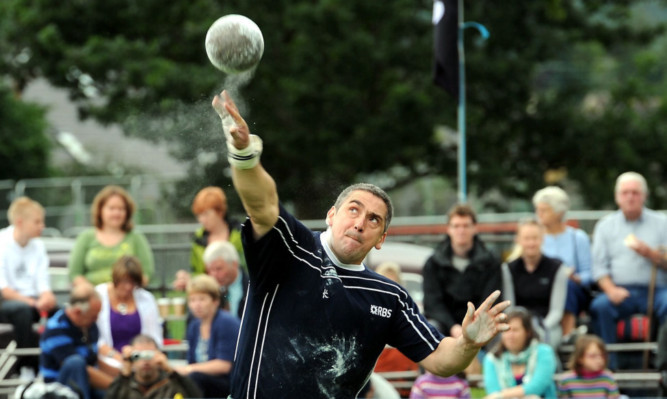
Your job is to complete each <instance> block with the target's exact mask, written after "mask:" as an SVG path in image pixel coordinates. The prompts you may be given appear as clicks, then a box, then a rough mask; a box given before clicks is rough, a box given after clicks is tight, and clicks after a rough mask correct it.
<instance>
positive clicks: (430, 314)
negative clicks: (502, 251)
mask: <svg viewBox="0 0 667 399" xmlns="http://www.w3.org/2000/svg"><path fill="white" fill-rule="evenodd" d="M448 219H449V223H448V225H447V233H448V234H447V237H445V240H444V241H443V242H442V243H440V245H438V247H437V248H436V249H435V251H434V253H433V255H431V257H430V258H429V259H428V260H427V261H426V264H425V265H424V269H423V271H422V274H423V276H424V314H425V316H426V317H427V318H428V319H430V320H431V321H433V322H435V324H436V326H437V327H438V328H439V329H440V331H441V332H442V333H443V334H445V335H449V336H451V337H454V338H457V337H459V336H460V335H461V325H460V324H459V323H460V321H459V320H463V316H464V315H465V308H466V306H467V303H468V302H472V303H480V302H481V301H483V300H484V298H486V297H487V296H489V295H490V294H491V293H492V292H493V291H495V290H499V289H500V288H501V285H502V281H501V272H500V261H499V260H498V258H497V257H496V256H495V255H494V254H493V253H491V252H490V251H489V250H488V249H487V248H486V246H485V245H484V243H483V242H482V241H481V240H480V239H479V237H477V217H476V215H475V212H474V211H473V210H472V208H471V207H470V206H469V205H466V204H457V205H454V206H453V207H452V208H451V209H450V211H449V213H448Z"/></svg>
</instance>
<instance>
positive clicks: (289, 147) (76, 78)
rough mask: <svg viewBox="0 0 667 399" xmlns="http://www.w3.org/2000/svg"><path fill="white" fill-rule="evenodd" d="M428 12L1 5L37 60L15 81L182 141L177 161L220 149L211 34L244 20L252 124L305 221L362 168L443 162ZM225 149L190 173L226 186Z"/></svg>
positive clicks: (122, 2) (243, 4) (267, 5)
mask: <svg viewBox="0 0 667 399" xmlns="http://www.w3.org/2000/svg"><path fill="white" fill-rule="evenodd" d="M430 8H431V2H430V1H423V2H421V4H420V3H414V2H413V1H407V0H398V1H393V2H388V3H377V2H365V1H353V2H350V1H342V0H329V1H322V2H297V3H294V2H288V1H253V2H248V1H236V2H226V3H223V4H222V5H221V3H219V2H213V1H208V0H197V1H192V2H172V3H165V2H163V1H156V0H146V1H142V2H139V3H137V2H135V1H128V0H112V1H106V2H83V1H74V2H65V3H63V4H58V5H57V6H56V5H54V4H53V3H52V2H49V1H46V0H11V1H8V2H5V3H3V5H0V10H2V13H4V14H5V15H4V16H3V20H6V19H8V18H9V19H10V20H12V21H15V25H14V26H15V28H16V29H13V30H12V29H10V30H9V32H6V33H5V36H6V39H5V42H8V43H14V46H13V47H12V49H13V50H14V53H17V52H20V51H23V50H22V49H29V50H28V51H27V52H28V53H29V54H30V58H29V60H27V61H26V62H24V63H23V64H22V65H21V68H14V69H12V68H8V67H7V66H5V70H4V71H3V72H5V73H8V74H10V75H11V76H13V78H14V80H15V81H16V82H17V86H18V87H22V86H24V84H25V81H28V80H29V79H31V78H32V77H33V76H37V75H44V76H46V77H47V78H48V79H49V80H50V81H51V83H53V84H55V85H57V86H62V87H66V88H68V89H69V90H70V93H71V95H72V98H73V99H74V100H75V101H77V104H78V106H79V110H80V112H81V116H82V117H94V118H96V119H98V120H100V121H103V122H112V121H120V122H123V123H124V124H125V126H126V131H127V132H128V133H130V134H136V135H141V136H142V137H146V138H149V139H163V138H167V139H172V140H176V141H177V142H178V143H179V146H178V149H177V153H178V155H179V156H180V157H182V158H184V159H195V160H197V159H200V158H201V157H200V155H201V153H202V152H212V153H220V152H222V151H223V148H224V146H223V145H222V139H221V131H220V127H219V126H220V125H219V120H216V119H217V117H216V116H215V115H214V113H213V112H212V111H211V109H210V106H209V105H208V104H209V103H210V99H211V97H212V95H213V94H214V93H216V92H218V91H220V89H222V87H223V86H224V78H225V77H224V75H223V74H222V73H220V72H218V71H217V70H215V69H214V68H213V67H212V66H211V65H210V63H209V62H208V59H207V58H206V54H205V51H204V48H203V43H204V37H205V35H206V30H207V29H208V27H209V26H210V25H211V24H212V23H213V21H215V19H217V18H218V17H219V16H222V15H225V14H229V13H239V14H243V15H246V16H248V17H249V18H251V19H253V20H254V21H255V22H256V23H257V24H258V25H259V26H260V28H261V29H262V31H263V33H264V36H265V42H266V46H265V48H266V50H265V54H264V57H263V60H262V61H261V63H260V65H259V68H258V69H257V72H256V75H255V78H254V79H253V80H252V82H251V83H250V84H249V85H248V86H247V87H245V88H243V89H242V94H243V97H244V98H245V103H246V105H247V107H246V109H247V115H248V120H249V122H250V123H251V126H252V128H253V130H254V131H255V132H256V133H258V134H260V135H262V137H263V139H264V141H265V145H266V149H267V150H266V153H267V154H266V156H265V159H264V163H265V164H266V166H267V168H268V169H269V170H270V171H271V173H272V174H273V175H274V176H275V177H276V180H277V181H278V182H279V188H280V191H281V197H282V198H283V200H285V201H287V202H290V201H293V203H294V205H295V207H296V208H297V210H298V211H299V213H300V215H301V216H303V217H323V214H322V212H323V209H326V208H323V206H322V205H323V204H330V203H331V201H332V200H333V196H334V195H335V193H336V192H337V191H338V190H339V189H340V186H341V185H344V184H348V183H350V182H352V181H354V179H355V177H356V176H357V175H358V174H359V173H360V172H373V171H379V170H384V169H387V168H388V167H390V166H392V165H395V164H402V165H405V167H407V168H409V169H411V170H413V171H414V173H415V174H426V173H428V172H432V171H435V170H436V168H432V167H430V166H429V167H427V168H424V167H423V166H424V165H440V166H441V165H442V164H443V162H436V160H437V159H438V158H441V157H440V155H441V154H440V149H439V148H438V146H434V145H432V143H431V139H430V137H431V131H432V126H433V123H434V118H435V117H434V115H436V108H435V103H436V102H435V101H434V98H437V97H438V96H442V94H440V93H437V94H434V93H436V91H437V90H436V89H435V88H434V87H432V85H431V79H430V68H431V45H432V44H431V43H432V33H431V24H430ZM25 32H31V34H30V35H26V34H25ZM441 98H442V97H441ZM452 113H453V111H452ZM218 158H219V159H218V161H216V162H213V163H212V164H207V165H203V164H202V163H200V162H193V165H192V174H193V175H194V176H204V179H203V180H204V181H205V182H206V183H205V184H211V183H216V184H219V185H221V186H223V187H224V186H227V185H228V183H229V178H228V177H225V176H224V175H223V174H222V173H221V172H220V171H221V169H223V168H224V167H225V165H226V161H224V156H220V157H218ZM451 164H452V163H451V162H450V165H451ZM418 166H421V169H419V170H418V169H417V167H418Z"/></svg>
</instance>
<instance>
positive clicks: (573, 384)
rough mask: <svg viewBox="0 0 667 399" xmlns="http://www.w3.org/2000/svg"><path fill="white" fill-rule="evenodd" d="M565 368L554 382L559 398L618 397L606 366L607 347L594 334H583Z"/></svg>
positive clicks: (589, 398) (612, 378)
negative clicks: (556, 381)
mask: <svg viewBox="0 0 667 399" xmlns="http://www.w3.org/2000/svg"><path fill="white" fill-rule="evenodd" d="M568 367H569V369H570V371H569V372H567V373H565V374H564V375H563V378H561V379H560V381H559V382H558V396H559V397H561V398H587V399H592V398H596V399H597V398H618V397H619V396H620V394H619V391H618V385H617V384H616V380H614V375H613V374H612V373H611V371H609V370H607V349H606V348H605V345H604V342H603V341H602V340H601V339H600V338H599V337H598V336H596V335H583V336H581V337H579V339H577V343H576V345H575V348H574V352H573V353H572V357H571V358H570V362H569V363H568Z"/></svg>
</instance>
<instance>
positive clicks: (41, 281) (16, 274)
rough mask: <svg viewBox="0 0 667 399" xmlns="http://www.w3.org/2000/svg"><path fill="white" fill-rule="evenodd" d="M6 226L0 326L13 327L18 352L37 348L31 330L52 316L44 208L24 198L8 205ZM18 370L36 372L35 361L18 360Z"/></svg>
mask: <svg viewBox="0 0 667 399" xmlns="http://www.w3.org/2000/svg"><path fill="white" fill-rule="evenodd" d="M7 216H8V219H9V223H10V226H9V227H7V228H5V229H2V230H0V292H1V293H2V302H1V303H0V322H3V323H10V324H12V325H13V326H14V337H15V339H16V343H17V346H18V347H19V348H30V347H37V346H38V336H37V335H36V334H35V332H34V331H33V329H32V325H33V323H34V322H35V321H37V320H39V317H40V313H52V312H53V311H54V309H55V307H56V297H55V296H54V295H53V292H52V291H51V286H50V282H49V258H48V256H47V254H46V248H45V246H44V243H43V242H42V240H40V239H38V238H37V237H39V236H40V235H41V234H42V230H43V229H44V208H43V207H42V206H41V205H40V204H39V203H38V202H36V201H33V200H31V199H30V198H27V197H20V198H17V199H16V200H14V201H13V202H12V204H11V205H10V207H9V211H8V213H7ZM18 365H19V367H21V366H24V367H25V366H27V367H29V368H32V369H33V370H34V371H35V372H36V371H37V368H38V365H39V360H38V358H37V357H26V356H23V357H20V358H19V363H18Z"/></svg>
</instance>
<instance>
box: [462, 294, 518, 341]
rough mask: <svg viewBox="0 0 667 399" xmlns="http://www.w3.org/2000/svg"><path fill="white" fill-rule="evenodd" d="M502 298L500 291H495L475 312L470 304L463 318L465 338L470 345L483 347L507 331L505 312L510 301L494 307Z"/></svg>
mask: <svg viewBox="0 0 667 399" xmlns="http://www.w3.org/2000/svg"><path fill="white" fill-rule="evenodd" d="M498 297H500V291H494V292H493V293H492V294H491V295H489V297H488V298H486V300H485V301H484V302H483V303H482V304H481V305H480V306H479V309H477V310H475V306H474V305H473V304H472V303H470V302H468V312H467V313H466V315H465V317H464V318H463V323H462V324H461V326H462V327H463V338H464V339H465V340H466V341H468V342H469V343H471V344H473V345H475V346H477V347H482V346H484V345H486V344H487V343H488V342H489V341H491V340H492V339H493V337H495V336H496V334H498V333H499V332H503V331H507V330H508V329H509V325H508V324H507V315H506V314H505V313H503V310H505V309H507V307H508V306H510V301H504V302H500V303H499V304H497V305H495V306H493V304H494V302H496V300H497V299H498Z"/></svg>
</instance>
